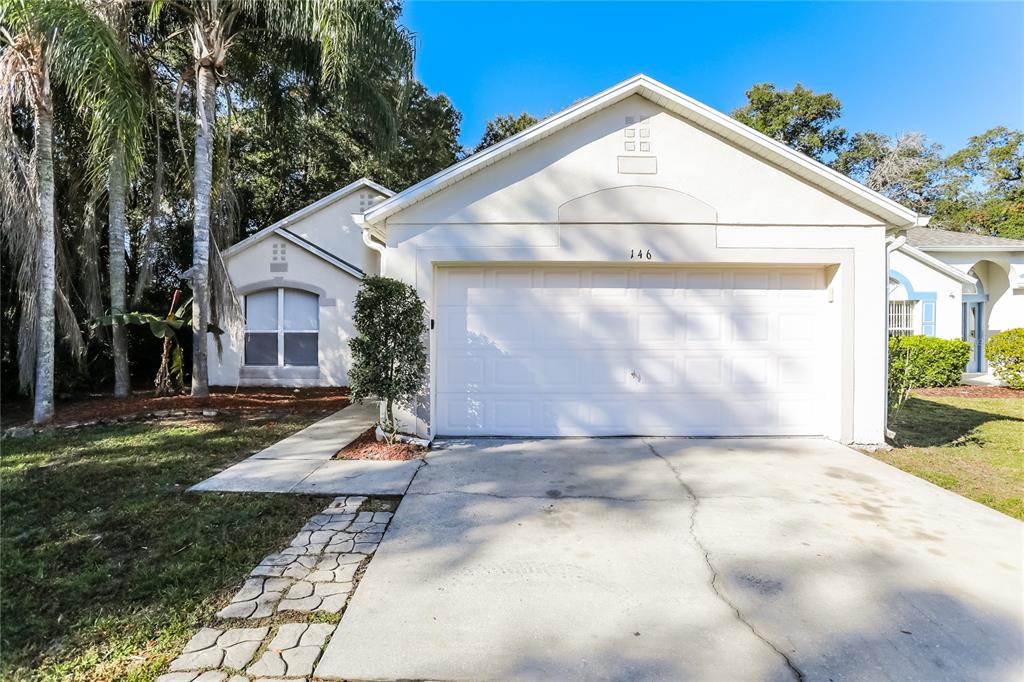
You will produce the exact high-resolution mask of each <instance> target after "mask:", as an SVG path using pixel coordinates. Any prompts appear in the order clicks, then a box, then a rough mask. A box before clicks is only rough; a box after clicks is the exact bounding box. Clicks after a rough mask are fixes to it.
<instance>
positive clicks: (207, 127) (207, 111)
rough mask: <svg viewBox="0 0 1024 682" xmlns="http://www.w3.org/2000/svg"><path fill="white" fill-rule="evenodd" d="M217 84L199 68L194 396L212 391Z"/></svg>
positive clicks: (207, 71)
mask: <svg viewBox="0 0 1024 682" xmlns="http://www.w3.org/2000/svg"><path fill="white" fill-rule="evenodd" d="M216 90H217V83H216V81H215V76H214V73H213V69H212V68H211V67H210V66H207V65H203V66H200V67H199V77H198V78H197V79H196V157H195V171H194V174H193V179H192V201H193V207H194V208H193V210H194V212H195V222H194V224H193V231H192V397H194V398H205V397H207V396H208V395H209V394H210V388H209V385H208V374H207V357H206V330H207V327H208V326H209V323H210V193H211V190H212V186H213V137H214V116H215V113H216V110H215V107H216V100H215V97H216Z"/></svg>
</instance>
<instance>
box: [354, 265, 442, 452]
mask: <svg viewBox="0 0 1024 682" xmlns="http://www.w3.org/2000/svg"><path fill="white" fill-rule="evenodd" d="M425 318H426V306H425V305H424V304H423V299H421V298H420V297H419V295H418V294H417V293H416V290H415V289H414V288H412V287H411V286H409V285H408V284H406V283H404V282H400V281H398V280H397V279H391V278H389V277H367V278H366V279H364V280H363V286H362V287H361V288H360V289H359V293H358V294H356V302H355V310H354V314H353V316H352V320H353V322H354V324H355V328H356V337H355V338H354V339H352V340H351V341H349V347H350V348H351V349H352V369H351V370H349V373H348V380H349V389H350V390H351V395H352V399H353V400H362V399H363V398H368V397H370V396H375V397H377V398H378V399H380V400H382V401H384V405H385V408H386V409H385V415H386V416H385V419H384V422H383V423H382V424H381V428H382V429H383V430H384V432H385V433H387V434H388V441H389V442H390V441H393V440H394V435H395V432H396V431H397V427H396V425H395V415H394V405H395V403H398V404H400V405H404V404H409V403H410V402H411V401H412V399H413V398H414V397H416V396H417V395H418V394H419V392H420V391H421V390H422V389H423V386H424V383H425V381H426V374H427V351H426V349H425V348H424V346H423V337H424V336H426V334H427V321H426V319H425Z"/></svg>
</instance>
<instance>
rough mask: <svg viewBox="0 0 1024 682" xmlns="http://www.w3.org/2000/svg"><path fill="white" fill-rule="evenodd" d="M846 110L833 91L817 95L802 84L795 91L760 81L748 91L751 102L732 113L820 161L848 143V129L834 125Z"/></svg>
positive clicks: (751, 125) (748, 98)
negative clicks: (781, 88) (780, 88)
mask: <svg viewBox="0 0 1024 682" xmlns="http://www.w3.org/2000/svg"><path fill="white" fill-rule="evenodd" d="M842 111H843V105H842V104H841V103H840V102H839V99H838V98H837V97H836V96H835V95H833V94H832V93H830V92H825V93H821V94H815V93H814V91H813V90H811V89H810V88H805V87H804V86H802V85H801V84H800V83H797V84H796V86H795V87H794V88H793V89H792V90H779V89H778V88H776V87H775V85H774V84H772V83H757V84H755V85H754V87H752V88H751V89H750V90H747V104H745V105H743V106H742V107H739V108H738V109H736V110H735V111H733V112H732V116H733V118H735V119H736V120H737V121H739V122H740V123H745V124H746V125H748V126H750V127H751V128H753V129H755V130H759V131H761V132H762V133H764V134H765V135H767V136H768V137H771V138H773V139H776V140H778V141H779V142H785V143H786V144H788V145H789V146H790V147H792V148H793V149H796V150H797V151H799V152H803V153H804V154H807V156H810V157H812V158H815V159H818V160H819V161H820V160H821V159H823V158H824V157H825V156H826V155H828V154H835V153H836V152H838V151H839V150H840V149H842V148H843V145H844V144H845V143H846V130H844V129H843V128H841V127H839V126H837V125H833V124H834V122H835V121H837V120H838V119H839V117H840V116H841V114H842Z"/></svg>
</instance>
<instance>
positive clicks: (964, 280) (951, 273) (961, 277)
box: [897, 240, 977, 284]
mask: <svg viewBox="0 0 1024 682" xmlns="http://www.w3.org/2000/svg"><path fill="white" fill-rule="evenodd" d="M897 250H898V251H900V252H901V253H905V254H906V255H908V256H910V257H911V258H913V259H914V260H916V261H918V262H919V263H922V264H924V265H926V266H928V267H929V268H931V269H932V270H935V271H937V272H941V273H942V274H943V275H945V276H947V277H949V278H950V279H954V280H956V281H957V282H960V283H961V284H975V283H976V282H977V280H976V279H975V278H974V277H971V276H970V275H968V274H966V273H964V272H961V271H959V270H957V269H956V268H954V267H953V266H952V265H949V264H948V263H943V262H942V261H940V260H939V259H938V258H936V257H934V256H929V255H928V254H927V253H925V252H924V251H921V250H920V249H917V248H915V247H914V246H913V245H911V244H910V241H909V240H908V241H907V242H905V243H904V244H903V246H901V247H899V249H897Z"/></svg>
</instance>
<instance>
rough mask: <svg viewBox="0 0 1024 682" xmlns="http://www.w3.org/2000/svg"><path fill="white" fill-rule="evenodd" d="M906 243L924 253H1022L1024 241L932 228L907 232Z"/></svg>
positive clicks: (913, 228) (920, 228) (917, 228)
mask: <svg viewBox="0 0 1024 682" xmlns="http://www.w3.org/2000/svg"><path fill="white" fill-rule="evenodd" d="M907 243H908V244H910V245H911V246H913V247H916V248H918V249H922V250H924V251H965V250H966V251H1024V239H1006V238H1004V237H992V236H989V235H987V234H974V233H973V232H954V231H952V230H939V229H936V228H933V227H912V228H910V229H909V230H907Z"/></svg>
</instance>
